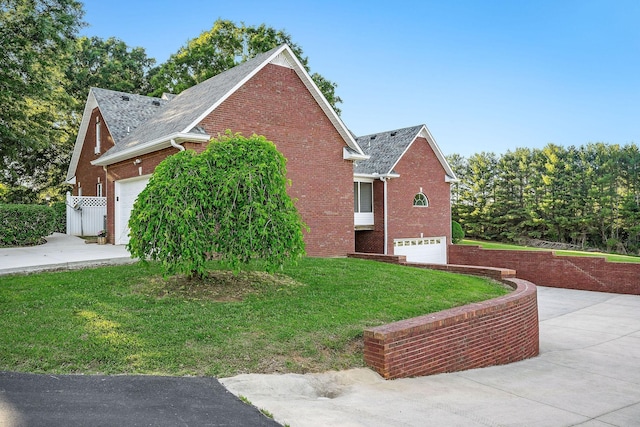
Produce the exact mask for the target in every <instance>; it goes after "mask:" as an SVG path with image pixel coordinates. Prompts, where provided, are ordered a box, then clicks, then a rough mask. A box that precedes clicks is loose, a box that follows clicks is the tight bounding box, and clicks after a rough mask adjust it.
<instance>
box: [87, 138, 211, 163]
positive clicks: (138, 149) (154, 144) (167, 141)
mask: <svg viewBox="0 0 640 427" xmlns="http://www.w3.org/2000/svg"><path fill="white" fill-rule="evenodd" d="M172 139H173V140H174V141H175V142H176V143H182V142H187V141H189V142H209V140H211V136H210V135H207V134H194V133H184V132H179V133H174V134H171V135H167V136H164V137H162V138H158V139H155V140H153V141H148V142H146V143H144V144H139V145H135V146H133V147H131V148H129V149H126V150H123V151H119V152H117V153H114V154H112V155H107V156H102V157H100V158H98V159H96V160H94V161H92V162H91V164H92V165H94V166H108V165H112V164H114V163H118V162H121V161H123V160H128V159H130V158H132V157H136V156H141V155H143V154H148V153H153V152H154V151H159V150H162V149H164V148H168V147H171V140H172Z"/></svg>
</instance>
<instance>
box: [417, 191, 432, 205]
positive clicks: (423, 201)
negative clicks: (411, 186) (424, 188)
mask: <svg viewBox="0 0 640 427" xmlns="http://www.w3.org/2000/svg"><path fill="white" fill-rule="evenodd" d="M413 206H420V207H425V208H426V207H428V206H429V199H427V196H425V195H424V193H423V192H420V193H418V194H416V196H415V197H414V198H413Z"/></svg>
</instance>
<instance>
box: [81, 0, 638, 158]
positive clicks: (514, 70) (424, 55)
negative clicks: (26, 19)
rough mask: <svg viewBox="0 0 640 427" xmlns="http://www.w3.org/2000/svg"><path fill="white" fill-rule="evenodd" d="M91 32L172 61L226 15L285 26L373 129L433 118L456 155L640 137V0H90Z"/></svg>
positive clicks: (358, 119)
mask: <svg viewBox="0 0 640 427" xmlns="http://www.w3.org/2000/svg"><path fill="white" fill-rule="evenodd" d="M84 8H85V12H86V14H85V21H86V22H87V23H88V24H89V26H88V27H86V28H84V29H83V31H82V34H83V35H87V36H99V37H102V38H108V37H111V36H113V37H117V38H119V39H121V40H123V41H124V42H125V43H127V45H129V46H141V47H144V48H145V50H146V52H147V55H148V56H150V57H154V58H155V59H156V60H157V61H158V63H162V62H164V61H165V60H166V59H167V58H168V57H169V55H171V54H172V53H174V52H176V51H177V50H178V49H179V48H180V47H181V46H183V45H184V44H185V43H186V42H187V41H188V40H189V39H191V38H194V37H197V36H198V35H199V34H200V33H201V32H202V31H205V30H209V29H210V28H211V26H212V24H213V22H214V21H215V20H216V19H218V18H222V19H229V20H232V21H235V22H238V23H239V22H245V23H246V24H248V25H259V24H261V23H265V24H267V25H268V26H271V27H274V28H277V29H284V30H286V31H287V32H288V33H289V34H291V36H292V39H293V40H294V41H295V42H296V43H297V44H299V45H300V46H301V47H302V48H303V50H304V53H305V55H307V56H308V58H309V65H310V66H311V70H312V72H318V73H320V74H322V75H323V76H324V77H326V78H328V79H329V80H332V81H334V82H336V83H338V89H337V94H338V95H339V96H340V97H341V98H342V100H343V104H341V105H340V108H341V109H342V119H343V121H344V122H345V124H346V125H347V126H348V127H349V128H350V129H351V130H352V131H353V132H354V133H355V134H356V135H365V134H369V133H375V132H381V131H385V130H392V129H398V128H403V127H407V126H413V125H416V124H426V125H427V127H428V128H429V129H430V131H431V133H432V134H433V136H434V137H435V139H436V141H437V142H438V145H439V146H440V148H441V149H442V151H443V152H444V153H445V154H453V153H458V154H461V155H463V156H470V155H472V154H474V153H479V152H481V151H487V152H494V153H497V154H500V153H504V152H506V151H507V150H514V149H516V148H518V147H529V148H536V147H538V148H540V147H543V146H545V145H546V144H548V143H555V144H558V145H563V146H569V145H576V146H579V145H583V144H586V143H589V142H606V143H610V144H621V145H624V144H628V143H631V142H634V143H636V144H640V29H638V23H639V22H640V1H639V0H551V1H549V0H500V1H498V0H483V1H480V0H477V1H471V0H442V1H430V0H422V1H403V0H397V1H395V2H389V1H375V0H371V1H360V0H354V1H351V0H339V1H334V0H329V1H322V2H305V1H302V0H299V1H277V0H274V1H266V0H261V1H243V0H236V1H229V0H225V1H216V0H211V1H206V0H181V1H175V0H174V1H165V0H155V1H145V0H140V1H138V0H129V1H123V0H110V1H97V0H88V1H86V2H85V7H84Z"/></svg>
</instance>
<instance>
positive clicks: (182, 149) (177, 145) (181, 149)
mask: <svg viewBox="0 0 640 427" xmlns="http://www.w3.org/2000/svg"><path fill="white" fill-rule="evenodd" d="M171 146H172V147H175V148H177V149H178V150H180V151H184V150H185V148H184V147H183V146H182V145H180V144H178V143H177V142H176V140H175V139H173V138H171Z"/></svg>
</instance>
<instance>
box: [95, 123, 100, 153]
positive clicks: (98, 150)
mask: <svg viewBox="0 0 640 427" xmlns="http://www.w3.org/2000/svg"><path fill="white" fill-rule="evenodd" d="M93 152H94V153H95V154H100V117H96V148H95V150H94V151H93Z"/></svg>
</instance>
